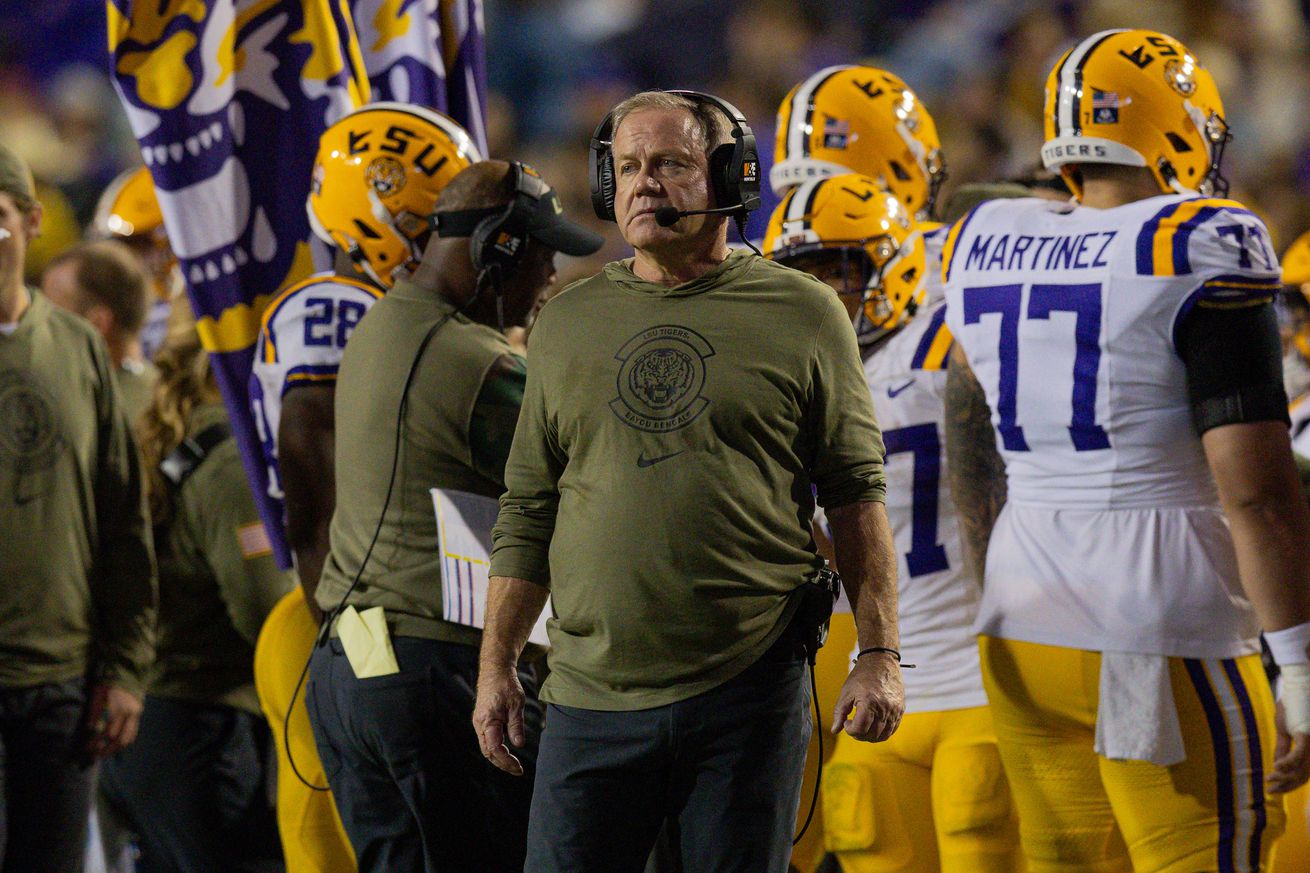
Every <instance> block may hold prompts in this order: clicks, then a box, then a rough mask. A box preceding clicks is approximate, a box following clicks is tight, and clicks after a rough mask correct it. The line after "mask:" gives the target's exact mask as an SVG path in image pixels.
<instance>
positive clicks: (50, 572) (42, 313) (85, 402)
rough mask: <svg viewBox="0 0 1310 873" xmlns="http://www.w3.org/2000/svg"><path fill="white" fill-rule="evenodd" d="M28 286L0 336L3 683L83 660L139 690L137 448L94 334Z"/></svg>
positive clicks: (150, 638)
mask: <svg viewBox="0 0 1310 873" xmlns="http://www.w3.org/2000/svg"><path fill="white" fill-rule="evenodd" d="M29 293H31V295H32V301H31V305H30V306H29V307H28V308H27V309H26V310H25V311H24V312H23V315H22V317H21V318H19V320H18V327H17V329H15V330H14V332H13V333H12V334H7V335H6V334H0V581H2V582H3V584H0V687H27V686H32V685H42V684H46V683H50V682H62V681H65V680H68V679H73V678H75V677H78V676H83V675H86V674H87V673H88V672H90V674H91V675H92V676H93V677H95V678H99V679H103V680H106V681H112V682H114V683H115V684H118V685H121V686H123V687H124V688H127V689H129V690H132V691H136V692H140V691H141V690H142V688H143V684H144V680H145V674H146V670H147V668H148V667H149V665H150V662H151V660H152V659H153V657H154V647H155V610H156V591H157V589H156V584H155V567H154V557H153V554H152V550H151V538H150V529H149V525H148V523H147V521H146V503H145V492H144V488H143V483H142V476H141V462H140V457H139V455H138V453H137V450H136V445H135V443H134V442H133V441H132V438H131V435H130V433H129V431H128V424H127V417H126V416H125V415H124V414H123V408H122V405H121V401H120V400H119V397H118V391H117V389H116V387H115V385H114V377H113V369H112V366H111V364H110V363H109V353H108V351H107V350H106V348H105V344H104V340H102V339H101V338H100V335H99V334H97V333H96V332H95V329H94V328H92V326H91V325H90V323H89V322H87V321H86V320H85V319H82V318H80V317H78V316H76V315H72V314H71V313H68V312H64V311H63V310H61V309H58V308H56V307H55V306H53V305H52V304H51V303H50V302H49V301H48V300H46V298H44V297H42V296H41V295H40V294H38V293H35V292H29Z"/></svg>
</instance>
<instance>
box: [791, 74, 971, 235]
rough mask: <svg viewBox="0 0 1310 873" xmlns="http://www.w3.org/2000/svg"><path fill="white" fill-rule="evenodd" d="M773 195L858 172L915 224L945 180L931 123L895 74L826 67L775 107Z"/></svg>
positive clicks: (929, 207)
mask: <svg viewBox="0 0 1310 873" xmlns="http://www.w3.org/2000/svg"><path fill="white" fill-rule="evenodd" d="M774 155H775V157H776V162H775V164H774V166H773V168H772V169H771V170H770V172H769V182H770V184H771V185H772V187H773V191H774V193H775V194H779V195H781V194H783V193H785V192H786V191H787V190H788V189H790V188H792V187H794V186H796V185H799V184H802V183H804V182H807V181H810V180H813V179H818V178H824V177H827V176H835V175H840V174H842V173H861V174H863V175H865V176H869V177H871V178H873V179H876V180H877V181H878V183H879V184H880V185H881V186H882V187H884V188H886V189H887V190H888V191H890V192H891V193H892V194H894V195H895V196H896V197H897V199H899V200H900V201H901V203H902V204H903V205H904V206H905V207H906V209H908V210H909V212H910V213H911V215H914V216H916V217H918V218H920V219H924V218H927V217H928V216H929V214H931V212H932V208H933V204H934V202H935V201H936V197H937V192H938V190H939V189H940V188H941V184H942V181H943V180H944V179H945V178H946V163H945V160H944V158H943V157H942V153H941V141H940V140H939V139H938V136H937V125H936V124H935V122H934V121H933V118H932V116H931V115H930V114H929V113H928V110H927V109H925V108H924V106H923V104H922V103H921V102H919V99H918V97H917V95H915V93H914V92H913V91H912V90H911V89H910V88H909V87H908V86H907V85H906V84H905V82H904V81H902V80H901V79H900V78H899V77H898V76H895V75H893V74H892V73H889V72H887V71H885V70H880V69H877V68H875V67H864V66H838V67H828V68H827V69H824V70H820V71H819V72H817V73H815V74H814V75H813V76H810V77H809V78H808V79H806V80H805V81H804V82H801V83H800V84H799V85H797V86H796V87H795V88H793V89H792V90H791V92H790V93H789V94H788V95H787V96H786V97H785V98H784V99H783V101H782V104H781V105H780V106H779V108H778V138H777V143H776V145H775V149H774Z"/></svg>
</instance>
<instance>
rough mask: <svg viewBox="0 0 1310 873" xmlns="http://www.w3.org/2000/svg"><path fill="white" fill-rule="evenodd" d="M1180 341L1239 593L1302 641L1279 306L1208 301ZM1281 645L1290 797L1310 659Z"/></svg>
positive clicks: (1281, 762)
mask: <svg viewBox="0 0 1310 873" xmlns="http://www.w3.org/2000/svg"><path fill="white" fill-rule="evenodd" d="M1178 336H1179V341H1178V353H1179V356H1180V357H1181V358H1182V360H1183V363H1184V366H1185V367H1186V370H1187V382H1188V395H1189V400H1190V402H1191V405H1192V417H1193V422H1194V424H1195V426H1196V429H1197V431H1198V432H1199V433H1200V434H1201V446H1202V448H1203V449H1204V451H1205V456H1206V460H1207V462H1208V463H1209V466H1210V470H1211V472H1212V474H1213V475H1214V480H1215V485H1216V486H1217V488H1218V491H1219V499H1220V503H1221V504H1222V506H1223V509H1224V514H1225V515H1226V516H1227V517H1228V522H1229V526H1230V528H1231V530H1232V536H1233V545H1234V547H1235V549H1236V553H1237V565H1238V572H1239V575H1240V577H1241V582H1242V588H1243V590H1244V591H1245V592H1246V595H1247V597H1248V598H1249V599H1250V601H1251V604H1252V605H1253V606H1254V607H1255V611H1256V615H1257V616H1258V617H1259V619H1260V624H1261V627H1263V629H1264V630H1265V632H1266V634H1270V632H1279V631H1288V630H1289V629H1291V633H1292V634H1293V636H1295V635H1296V634H1297V631H1296V629H1297V628H1298V627H1300V628H1302V629H1310V625H1308V624H1307V623H1310V505H1307V503H1306V500H1305V497H1304V494H1303V492H1302V491H1301V482H1300V477H1299V476H1298V474H1297V469H1296V463H1295V461H1294V460H1293V458H1292V450H1291V441H1290V438H1289V436H1288V431H1287V426H1288V421H1287V400H1286V396H1285V394H1284V392H1283V385H1282V368H1281V347H1280V344H1279V338H1278V325H1277V318H1276V316H1275V313H1274V311H1273V306H1272V304H1270V303H1257V304H1255V305H1248V306H1239V307H1235V308H1234V307H1229V308H1219V307H1212V306H1207V305H1205V304H1204V303H1202V304H1199V305H1198V306H1196V308H1195V309H1194V310H1193V311H1192V312H1191V313H1190V314H1189V315H1188V316H1187V317H1186V318H1185V320H1184V321H1183V323H1182V325H1181V328H1180V330H1179V334H1178ZM1275 638H1276V637H1275ZM1275 638H1271V640H1270V647H1271V649H1273V650H1274V655H1275V659H1276V660H1277V661H1278V663H1279V666H1280V667H1281V668H1282V669H1283V677H1284V681H1283V693H1282V698H1283V699H1282V701H1281V703H1280V713H1279V715H1280V725H1279V727H1280V736H1279V738H1278V740H1279V741H1278V748H1277V750H1276V754H1275V760H1274V767H1273V769H1272V770H1271V772H1270V775H1269V778H1268V783H1267V784H1268V786H1269V788H1270V790H1272V791H1288V790H1291V789H1293V788H1295V787H1297V786H1299V785H1301V784H1303V783H1304V782H1305V781H1306V778H1307V776H1310V682H1307V681H1306V680H1307V679H1310V676H1307V675H1305V674H1307V673H1310V664H1307V663H1306V662H1307V659H1308V655H1310V653H1307V652H1306V651H1305V647H1304V645H1301V646H1300V647H1299V648H1300V649H1301V651H1299V652H1294V653H1292V656H1291V657H1289V656H1288V654H1287V652H1285V651H1283V648H1284V647H1281V646H1279V645H1277V643H1276V642H1275ZM1284 718H1285V719H1286V725H1285V727H1286V732H1285V731H1284V730H1283V728H1284V724H1283V723H1282V721H1283V719H1284ZM1288 732H1290V734H1291V736H1289V735H1288Z"/></svg>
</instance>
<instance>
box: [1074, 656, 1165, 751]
mask: <svg viewBox="0 0 1310 873" xmlns="http://www.w3.org/2000/svg"><path fill="white" fill-rule="evenodd" d="M1100 687H1101V691H1100V703H1099V705H1098V706H1097V710H1096V754H1098V755H1100V756H1101V757H1103V758H1109V759H1110V760H1113V761H1150V762H1151V763H1152V764H1158V765H1159V766H1161V767H1168V766H1170V765H1172V764H1177V763H1179V762H1180V761H1182V760H1183V759H1184V758H1185V757H1187V755H1186V753H1185V752H1184V750H1183V732H1182V728H1180V727H1179V725H1178V707H1177V706H1176V705H1175V704H1174V692H1173V685H1172V684H1171V683H1170V681H1169V659H1168V658H1166V657H1165V656H1163V655H1136V654H1132V653H1129V652H1102V653H1101V681H1100Z"/></svg>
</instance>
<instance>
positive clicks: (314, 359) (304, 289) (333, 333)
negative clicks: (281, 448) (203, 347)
mask: <svg viewBox="0 0 1310 873" xmlns="http://www.w3.org/2000/svg"><path fill="white" fill-rule="evenodd" d="M381 296H382V292H381V291H379V290H378V289H377V288H374V287H373V286H372V285H369V284H368V283H366V282H361V281H358V280H356V279H348V278H345V277H343V276H338V275H336V274H334V273H319V274H316V275H313V276H310V277H309V278H307V279H304V280H303V281H301V282H297V283H296V284H294V285H291V286H290V287H288V288H287V289H286V290H284V291H283V292H282V293H281V294H279V295H278V296H277V297H276V298H275V299H274V300H273V302H272V303H270V304H269V306H268V309H266V310H265V311H264V318H263V322H262V324H261V325H260V329H259V339H258V340H256V344H255V364H254V369H253V372H252V374H251V377H250V405H251V408H252V410H253V411H254V415H255V424H256V426H257V427H258V429H259V441H260V444H261V445H262V446H263V449H264V461H265V463H266V464H267V465H268V493H269V496H271V497H273V498H275V499H277V500H281V499H282V482H281V478H280V477H279V474H278V466H277V430H278V425H279V423H280V422H281V419H282V397H283V395H284V394H286V393H287V391H289V390H291V389H292V388H295V387H297V386H299V385H310V384H315V383H323V382H335V381H336V378H337V371H338V370H339V369H340V367H341V355H342V352H344V351H345V348H346V341H347V340H349V339H350V335H351V334H352V333H353V332H354V330H355V325H357V324H359V320H360V319H361V318H363V317H364V313H366V312H368V310H369V308H370V307H371V306H372V305H373V304H374V303H375V302H377V300H378V298H380V297H381Z"/></svg>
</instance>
